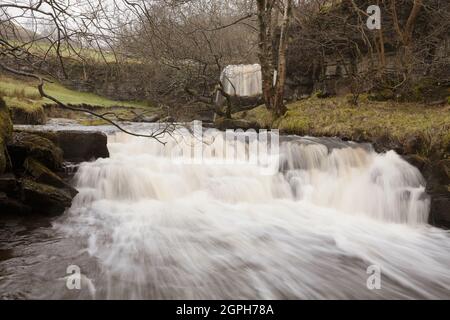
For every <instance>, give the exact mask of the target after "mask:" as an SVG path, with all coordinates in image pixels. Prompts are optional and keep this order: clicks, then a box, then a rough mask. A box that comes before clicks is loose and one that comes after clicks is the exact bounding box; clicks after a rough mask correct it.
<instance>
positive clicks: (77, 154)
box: [55, 130, 109, 162]
mask: <svg viewBox="0 0 450 320" xmlns="http://www.w3.org/2000/svg"><path fill="white" fill-rule="evenodd" d="M55 134H56V135H57V144H58V145H59V147H60V148H61V149H62V150H63V152H64V159H65V160H66V161H71V162H81V161H90V160H93V159H97V158H108V157H109V151H108V147H107V143H108V137H107V136H106V134H104V133H103V132H98V131H72V130H68V131H56V132H55Z"/></svg>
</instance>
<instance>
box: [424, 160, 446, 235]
mask: <svg viewBox="0 0 450 320" xmlns="http://www.w3.org/2000/svg"><path fill="white" fill-rule="evenodd" d="M422 174H423V176H424V178H425V179H426V181H427V187H426V191H427V193H428V194H429V195H430V196H431V206H430V218H429V222H430V223H431V224H433V225H435V226H438V227H443V228H446V229H450V159H443V160H438V161H430V162H428V163H427V164H426V165H425V166H424V168H423V170H422Z"/></svg>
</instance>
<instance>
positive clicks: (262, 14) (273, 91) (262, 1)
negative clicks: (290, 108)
mask: <svg viewBox="0 0 450 320" xmlns="http://www.w3.org/2000/svg"><path fill="white" fill-rule="evenodd" d="M256 3H257V10H258V26H259V33H258V34H259V43H258V48H259V54H258V56H259V61H260V64H261V73H262V82H263V83H262V92H263V97H264V102H265V104H266V107H267V108H268V109H269V110H271V111H272V113H273V114H274V115H275V116H281V115H283V114H284V113H285V112H286V106H285V105H284V101H283V98H284V86H285V82H286V50H287V44H288V30H289V23H290V16H291V11H292V0H283V1H277V0H257V2H256ZM277 10H278V12H282V18H281V25H280V27H279V38H278V51H276V50H274V48H273V43H274V40H276V39H275V35H276V30H275V29H276V27H277V24H278V21H277V20H278V19H277V18H278V14H277V13H278V12H276V11H277ZM275 65H277V68H276V69H275V68H274V66H275Z"/></svg>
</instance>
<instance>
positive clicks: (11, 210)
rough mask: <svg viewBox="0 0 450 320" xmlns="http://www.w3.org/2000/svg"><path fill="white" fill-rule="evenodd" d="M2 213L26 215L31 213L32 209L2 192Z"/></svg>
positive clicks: (0, 209)
mask: <svg viewBox="0 0 450 320" xmlns="http://www.w3.org/2000/svg"><path fill="white" fill-rule="evenodd" d="M0 213H1V214H20V215H26V214H30V213H31V207H30V206H27V205H25V204H23V203H22V202H20V201H19V200H17V199H14V198H10V197H8V196H7V195H6V194H5V193H3V192H0Z"/></svg>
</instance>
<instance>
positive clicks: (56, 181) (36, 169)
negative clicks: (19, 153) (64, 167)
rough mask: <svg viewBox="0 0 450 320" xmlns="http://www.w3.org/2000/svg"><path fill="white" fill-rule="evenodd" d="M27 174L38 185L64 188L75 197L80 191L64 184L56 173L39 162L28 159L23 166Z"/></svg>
mask: <svg viewBox="0 0 450 320" xmlns="http://www.w3.org/2000/svg"><path fill="white" fill-rule="evenodd" d="M23 166H24V168H25V170H26V172H27V173H28V174H30V175H31V176H32V177H33V178H34V180H35V181H36V182H38V183H43V184H47V185H50V186H52V187H55V188H62V189H65V190H66V191H68V192H69V193H70V194H71V195H72V196H75V195H76V194H77V193H78V191H77V190H76V189H75V188H73V187H72V186H70V185H69V184H67V183H66V182H64V181H63V180H62V179H61V178H60V177H59V176H58V175H57V174H56V173H54V172H52V171H51V170H50V169H48V168H47V167H46V166H44V165H43V164H42V163H40V162H39V161H37V160H35V159H33V158H31V157H28V158H27V159H25V162H24V164H23Z"/></svg>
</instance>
